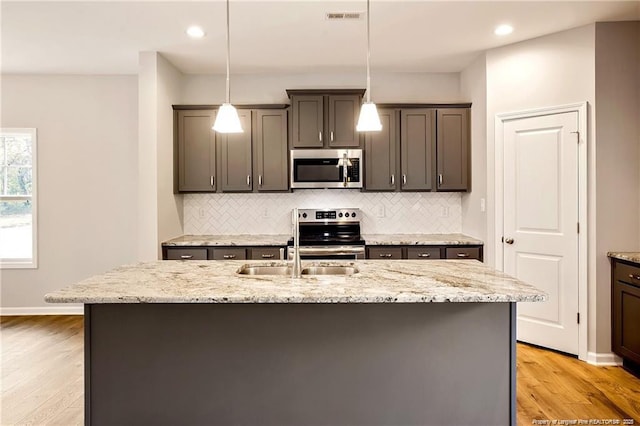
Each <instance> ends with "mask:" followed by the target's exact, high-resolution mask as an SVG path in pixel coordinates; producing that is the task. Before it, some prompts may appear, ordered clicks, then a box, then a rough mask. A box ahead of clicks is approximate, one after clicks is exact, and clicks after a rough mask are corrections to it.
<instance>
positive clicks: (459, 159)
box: [436, 108, 470, 191]
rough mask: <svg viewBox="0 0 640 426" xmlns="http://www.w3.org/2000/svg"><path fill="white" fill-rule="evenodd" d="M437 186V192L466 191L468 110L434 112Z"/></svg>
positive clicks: (439, 110)
mask: <svg viewBox="0 0 640 426" xmlns="http://www.w3.org/2000/svg"><path fill="white" fill-rule="evenodd" d="M436 115H437V118H436V123H437V131H438V136H437V138H436V141H437V142H436V143H437V147H436V153H437V167H436V172H437V173H436V185H437V189H438V191H467V190H468V189H469V163H470V162H469V138H470V137H469V110H468V109H466V108H450V109H438V110H437V112H436Z"/></svg>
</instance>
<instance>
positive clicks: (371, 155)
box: [364, 109, 400, 191]
mask: <svg viewBox="0 0 640 426" xmlns="http://www.w3.org/2000/svg"><path fill="white" fill-rule="evenodd" d="M378 115H379V116H380V122H381V123H382V130H381V131H379V132H367V133H366V134H365V136H364V140H365V150H364V160H365V168H364V171H365V182H364V187H365V189H366V190H369V191H394V190H395V189H396V188H397V182H398V181H399V180H400V179H398V172H397V166H396V161H397V156H396V152H397V148H398V127H397V126H396V115H397V112H396V111H395V110H393V109H380V110H378Z"/></svg>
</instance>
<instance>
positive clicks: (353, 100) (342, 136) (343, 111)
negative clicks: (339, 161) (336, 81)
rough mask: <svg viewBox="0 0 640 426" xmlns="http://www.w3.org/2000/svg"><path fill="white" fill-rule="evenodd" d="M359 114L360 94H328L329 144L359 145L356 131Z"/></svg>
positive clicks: (336, 145)
mask: <svg viewBox="0 0 640 426" xmlns="http://www.w3.org/2000/svg"><path fill="white" fill-rule="evenodd" d="M359 114H360V96H358V95H331V96H329V123H328V125H329V129H328V130H329V135H328V136H329V146H330V147H332V148H333V147H335V148H340V147H360V133H358V132H357V131H356V125H357V124H358V115H359Z"/></svg>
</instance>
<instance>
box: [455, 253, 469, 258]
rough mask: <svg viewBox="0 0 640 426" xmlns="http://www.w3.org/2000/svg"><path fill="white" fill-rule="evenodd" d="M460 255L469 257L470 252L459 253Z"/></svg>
mask: <svg viewBox="0 0 640 426" xmlns="http://www.w3.org/2000/svg"><path fill="white" fill-rule="evenodd" d="M458 257H464V258H467V257H469V253H458Z"/></svg>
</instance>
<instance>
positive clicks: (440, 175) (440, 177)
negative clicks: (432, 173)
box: [438, 173, 442, 185]
mask: <svg viewBox="0 0 640 426" xmlns="http://www.w3.org/2000/svg"><path fill="white" fill-rule="evenodd" d="M438 185H442V173H440V174H439V175H438Z"/></svg>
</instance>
